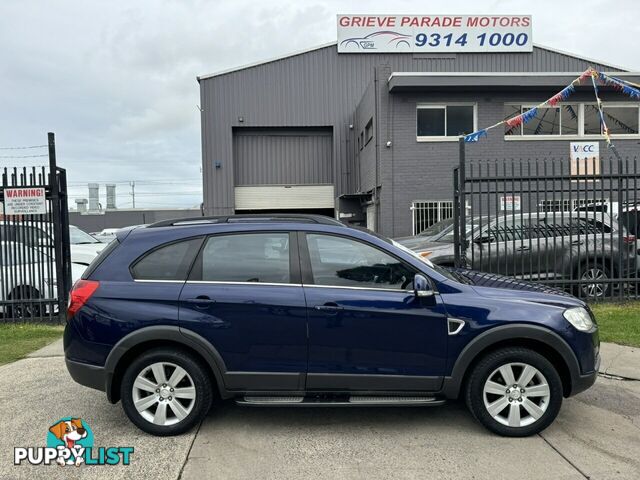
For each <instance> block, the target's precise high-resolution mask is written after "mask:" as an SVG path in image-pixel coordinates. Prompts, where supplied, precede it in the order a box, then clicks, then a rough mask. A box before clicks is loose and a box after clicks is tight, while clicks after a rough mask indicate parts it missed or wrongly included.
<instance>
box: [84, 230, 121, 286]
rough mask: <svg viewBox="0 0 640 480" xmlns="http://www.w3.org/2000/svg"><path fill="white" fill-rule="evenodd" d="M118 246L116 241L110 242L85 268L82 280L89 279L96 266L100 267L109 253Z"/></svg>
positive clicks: (118, 243)
mask: <svg viewBox="0 0 640 480" xmlns="http://www.w3.org/2000/svg"><path fill="white" fill-rule="evenodd" d="M118 245H120V242H118V239H116V238H114V239H113V240H111V241H110V242H109V243H108V244H107V246H106V247H105V248H103V249H102V250H101V251H100V253H98V255H97V256H96V258H94V259H93V261H92V262H91V263H90V264H89V266H88V267H87V268H86V270H85V271H84V273H83V274H82V279H83V280H86V279H87V278H89V277H90V276H91V275H92V274H93V272H95V270H96V268H98V266H100V264H101V263H102V262H104V260H105V259H106V258H107V257H108V256H109V255H110V254H111V252H113V251H114V250H115V249H116V248H117V247H118Z"/></svg>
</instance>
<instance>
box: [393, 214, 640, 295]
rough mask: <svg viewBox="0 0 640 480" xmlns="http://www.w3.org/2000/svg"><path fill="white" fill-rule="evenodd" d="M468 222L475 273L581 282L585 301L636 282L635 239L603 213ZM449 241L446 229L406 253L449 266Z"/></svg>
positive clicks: (451, 252) (451, 238)
mask: <svg viewBox="0 0 640 480" xmlns="http://www.w3.org/2000/svg"><path fill="white" fill-rule="evenodd" d="M468 220H469V222H468V224H467V240H468V242H469V243H468V248H467V251H466V258H467V262H468V266H469V267H470V268H472V269H474V270H479V271H482V272H489V273H497V274H501V275H508V276H513V277H517V278H524V279H529V280H547V279H549V280H572V279H573V280H579V281H580V287H579V288H580V290H581V291H576V290H575V289H574V291H575V292H576V293H578V294H580V295H581V296H584V297H604V296H607V295H610V292H611V288H612V283H611V281H610V280H611V279H612V278H617V277H634V278H635V277H637V271H638V268H639V267H640V263H639V261H640V257H639V255H638V245H637V240H636V237H635V236H633V235H629V234H628V233H627V232H626V230H625V229H624V227H619V226H618V224H617V223H616V222H614V221H612V220H611V219H610V218H608V217H607V216H606V215H603V214H602V213H598V214H594V213H590V212H571V213H568V212H565V213H562V212H546V213H531V214H529V213H526V214H522V215H521V214H515V215H513V214H510V213H509V214H506V215H499V216H497V217H496V216H492V217H471V218H469V219H468ZM619 228H622V232H621V234H622V235H621V238H622V248H620V241H619V238H620V237H619V235H618V232H619ZM453 241H454V228H453V225H450V226H449V227H448V229H445V230H443V231H442V232H441V233H440V234H439V235H438V236H435V237H430V238H429V239H427V240H425V241H420V242H416V241H414V242H413V246H410V247H409V248H411V249H412V250H414V251H415V252H416V253H418V254H419V255H421V256H423V257H426V258H428V259H429V260H431V261H432V262H433V263H435V264H437V265H442V266H453V264H454V244H453ZM400 243H403V244H404V245H407V243H408V240H407V239H404V240H401V241H400Z"/></svg>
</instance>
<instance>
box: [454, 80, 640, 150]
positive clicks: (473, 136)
mask: <svg viewBox="0 0 640 480" xmlns="http://www.w3.org/2000/svg"><path fill="white" fill-rule="evenodd" d="M594 72H595V70H594V69H592V68H589V69H587V70H585V71H584V72H583V73H582V74H581V75H580V76H579V77H578V78H576V79H575V80H573V81H572V82H571V83H570V84H569V85H567V86H566V87H565V88H563V89H562V90H561V91H559V92H558V93H556V94H555V95H554V96H553V97H551V98H548V99H547V100H545V101H544V102H542V103H541V104H539V105H537V106H535V107H533V108H531V109H530V110H527V111H526V112H524V113H521V114H520V115H516V116H514V117H511V118H508V119H506V120H503V121H501V122H498V123H496V124H495V125H491V126H490V127H487V128H484V129H482V130H478V131H477V132H473V133H470V134H468V135H463V138H464V141H465V142H467V143H471V142H477V141H478V140H480V138H482V137H486V136H487V135H488V131H489V130H491V129H493V128H496V127H499V126H501V125H507V126H508V127H509V128H511V129H514V128H516V127H519V126H520V125H522V124H523V123H528V122H530V121H531V120H532V119H534V118H535V117H536V115H537V114H538V109H539V108H544V107H547V106H551V107H554V106H556V105H557V104H558V103H559V102H562V101H564V100H566V99H567V98H569V97H570V96H571V95H572V94H573V93H574V92H575V91H576V86H577V85H580V84H581V83H582V82H583V81H584V80H586V79H587V78H589V77H591V78H593V74H594ZM630 88H632V87H630Z"/></svg>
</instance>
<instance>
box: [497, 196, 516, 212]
mask: <svg viewBox="0 0 640 480" xmlns="http://www.w3.org/2000/svg"><path fill="white" fill-rule="evenodd" d="M500 210H502V211H507V212H511V211H514V212H519V211H520V195H507V196H505V197H500Z"/></svg>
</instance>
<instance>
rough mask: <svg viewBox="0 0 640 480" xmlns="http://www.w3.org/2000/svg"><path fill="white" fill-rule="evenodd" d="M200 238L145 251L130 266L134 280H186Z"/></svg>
mask: <svg viewBox="0 0 640 480" xmlns="http://www.w3.org/2000/svg"><path fill="white" fill-rule="evenodd" d="M201 244H202V238H192V239H189V240H183V241H180V242H175V243H170V244H168V245H163V246H161V247H159V248H156V249H154V250H152V251H151V252H149V253H147V254H146V255H145V256H144V257H142V258H141V259H140V260H138V261H137V262H136V263H135V264H134V265H133V266H132V267H131V275H133V278H135V279H136V280H186V278H187V274H188V273H189V267H190V266H191V263H192V262H193V259H194V258H195V256H196V255H197V254H198V250H199V248H200V245H201Z"/></svg>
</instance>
